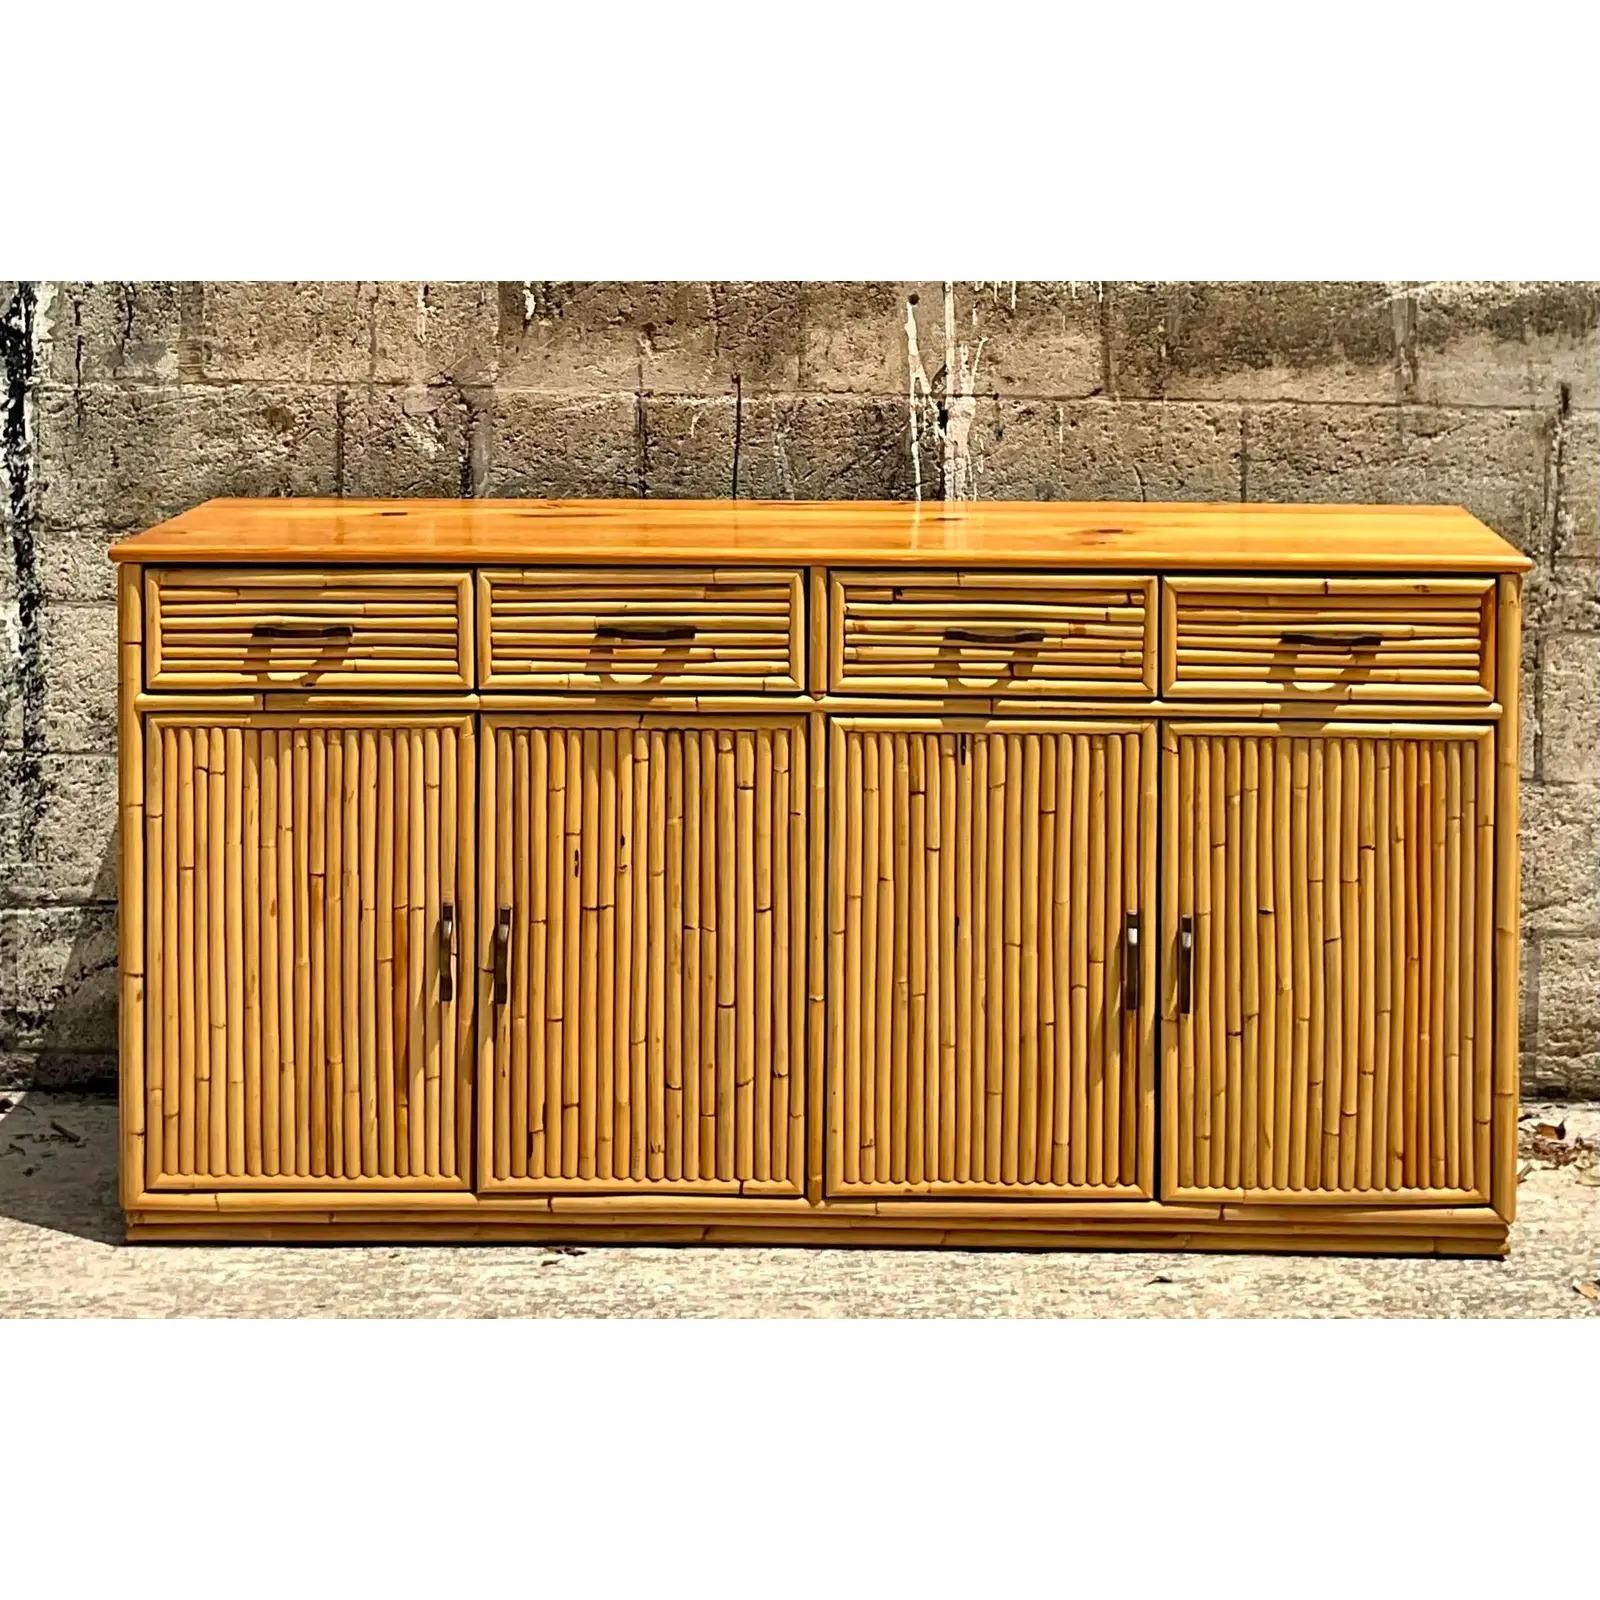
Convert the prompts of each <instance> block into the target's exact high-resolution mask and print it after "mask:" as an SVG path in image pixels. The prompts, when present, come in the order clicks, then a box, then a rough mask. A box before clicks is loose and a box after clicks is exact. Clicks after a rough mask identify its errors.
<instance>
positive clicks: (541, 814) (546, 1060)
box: [479, 713, 807, 1196]
mask: <svg viewBox="0 0 1600 1600" xmlns="http://www.w3.org/2000/svg"><path fill="white" fill-rule="evenodd" d="M482 761H483V765H482V779H481V785H480V788H481V807H482V811H481V839H482V849H481V876H480V883H481V891H480V892H481V896H482V899H481V904H480V913H479V932H480V951H481V955H480V966H481V972H480V982H479V996H480V1005H481V1007H482V1011H481V1015H482V1018H483V1024H482V1029H481V1037H480V1046H479V1057H480V1068H479V1083H480V1087H481V1095H482V1098H481V1102H480V1103H481V1105H482V1107H483V1112H484V1115H483V1118H482V1121H481V1126H480V1144H479V1166H480V1182H479V1186H480V1188H483V1189H486V1190H535V1191H544V1192H557V1193H559V1192H561V1191H575V1192H578V1193H607V1192H613V1193H621V1194H637V1193H641V1192H650V1191H659V1192H669V1193H683V1194H695V1193H702V1194H724V1195H740V1194H749V1195H767V1196H773V1195H796V1194H799V1193H800V1192H801V1190H802V1171H803V1167H802V1136H803V1132H804V1109H805V1107H804V1093H803V1081H804V1056H805V1052H804V1017H805V1000H806V980H805V957H806V948H807V940H806V934H805V929H806V884H805V873H806V776H805V775H806V734H805V721H804V719H803V718H800V717H778V716H771V717H744V718H739V719H736V720H735V719H728V718H717V717H711V716H705V717H699V716H696V717H692V718H684V717H673V716H666V715H640V714H633V715H627V716H605V715H587V714H583V713H573V714H553V715H548V716H546V715H515V716H513V715H506V716H492V717H486V718H485V719H484V730H483V757H482Z"/></svg>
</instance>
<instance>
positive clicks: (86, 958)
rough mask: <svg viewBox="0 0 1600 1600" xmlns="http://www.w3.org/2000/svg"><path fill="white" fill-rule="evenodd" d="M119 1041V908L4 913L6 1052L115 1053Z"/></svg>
mask: <svg viewBox="0 0 1600 1600" xmlns="http://www.w3.org/2000/svg"><path fill="white" fill-rule="evenodd" d="M116 1041H117V912H116V907H115V906H51V907H32V908H27V909H22V910H15V909H13V910H3V911H0V1049H56V1050H66V1051H73V1052H84V1051H107V1050H114V1049H115V1048H116Z"/></svg>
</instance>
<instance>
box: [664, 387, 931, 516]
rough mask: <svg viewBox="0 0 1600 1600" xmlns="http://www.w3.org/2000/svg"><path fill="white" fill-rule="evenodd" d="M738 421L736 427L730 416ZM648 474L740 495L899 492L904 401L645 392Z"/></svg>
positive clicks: (904, 466)
mask: <svg viewBox="0 0 1600 1600" xmlns="http://www.w3.org/2000/svg"><path fill="white" fill-rule="evenodd" d="M736 421H737V430H736V428H735V423H736ZM645 425H646V433H645V440H646V443H645V483H646V486H647V488H648V491H649V493H650V494H651V495H653V496H660V497H663V498H667V497H676V498H685V497H687V498H691V499H718V498H723V499H725V498H728V497H730V496H731V495H732V494H733V492H734V457H735V432H736V431H737V436H738V441H737V442H738V450H737V455H738V494H739V497H740V498H741V499H745V500H841V499H861V500H895V499H902V498H904V497H905V496H906V495H907V494H909V493H910V490H911V474H910V460H909V451H908V426H909V424H908V419H907V415H906V409H905V407H904V406H903V405H900V404H897V403H895V402H893V401H885V400H869V399H863V398H857V397H854V396H846V395H809V396H800V397H796V398H787V399H776V400H766V399H759V398H757V399H747V400H745V401H744V403H743V406H742V408H737V409H736V407H735V405H734V402H733V401H731V400H676V399H651V400H649V401H647V402H646V410H645Z"/></svg>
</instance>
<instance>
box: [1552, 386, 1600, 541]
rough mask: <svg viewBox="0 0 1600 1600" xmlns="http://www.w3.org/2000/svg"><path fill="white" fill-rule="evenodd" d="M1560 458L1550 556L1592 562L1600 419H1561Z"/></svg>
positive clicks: (1599, 528)
mask: <svg viewBox="0 0 1600 1600" xmlns="http://www.w3.org/2000/svg"><path fill="white" fill-rule="evenodd" d="M1560 456H1561V474H1560V476H1561V492H1560V498H1559V500H1558V502H1557V504H1556V514H1555V527H1554V529H1553V530H1552V534H1551V540H1550V547H1551V553H1552V554H1553V555H1555V556H1557V557H1560V558H1566V557H1577V558H1579V559H1581V560H1585V561H1592V560H1594V559H1595V558H1596V557H1597V556H1600V417H1597V416H1594V415H1593V414H1590V415H1586V416H1578V415H1571V416H1568V417H1566V418H1564V419H1563V420H1562V422H1561V440H1560Z"/></svg>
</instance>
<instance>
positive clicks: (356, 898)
mask: <svg viewBox="0 0 1600 1600" xmlns="http://www.w3.org/2000/svg"><path fill="white" fill-rule="evenodd" d="M249 737H251V738H253V737H255V736H254V735H253V734H252V735H250V736H249ZM342 743H343V766H344V789H343V793H342V795H341V796H340V809H341V828H342V831H343V839H344V860H343V869H344V870H343V874H342V877H341V880H340V884H339V907H340V912H341V919H340V925H339V950H340V955H341V958H342V965H341V967H340V971H339V998H340V1004H341V1009H342V1013H343V1019H344V1031H343V1038H342V1041H341V1049H342V1051H343V1060H344V1112H343V1115H344V1150H343V1152H342V1158H343V1163H344V1171H345V1172H346V1173H347V1174H349V1175H352V1176H353V1175H354V1174H356V1173H358V1172H361V1171H362V1170H363V1168H362V1165H361V1133H362V1129H361V1019H360V1004H361V1001H360V993H361V988H362V979H363V977H364V976H365V970H364V969H363V968H362V966H361V845H362V838H361V734H360V732H359V730H357V729H355V728H346V729H345V731H344V733H343V735H342ZM248 776H249V775H248V774H247V778H248ZM249 799H250V790H249V787H248V783H247V786H246V789H245V815H246V816H247V817H248V816H249ZM454 859H455V852H454V851H453V850H447V851H446V852H445V853H444V860H446V861H453V860H454ZM253 906H254V901H253V899H252V900H251V901H247V902H246V909H247V911H248V910H251V909H253ZM246 998H247V999H248V996H247V997H246Z"/></svg>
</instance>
